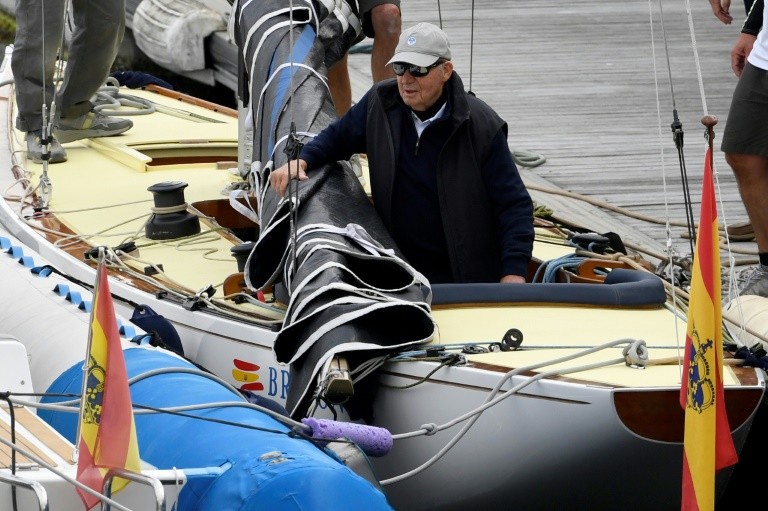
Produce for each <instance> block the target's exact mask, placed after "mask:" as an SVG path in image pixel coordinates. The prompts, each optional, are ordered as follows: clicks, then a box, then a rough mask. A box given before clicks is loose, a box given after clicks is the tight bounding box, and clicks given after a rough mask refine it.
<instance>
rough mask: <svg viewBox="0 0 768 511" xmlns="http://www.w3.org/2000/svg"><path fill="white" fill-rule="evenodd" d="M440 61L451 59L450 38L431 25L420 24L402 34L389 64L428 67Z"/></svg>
mask: <svg viewBox="0 0 768 511" xmlns="http://www.w3.org/2000/svg"><path fill="white" fill-rule="evenodd" d="M439 59H446V60H450V59H451V45H450V43H449V42H448V36H447V35H445V32H443V31H442V30H440V29H439V28H438V27H436V26H435V25H432V24H431V23H418V24H416V25H414V26H412V27H411V28H408V29H406V30H405V31H403V33H402V34H400V41H399V42H398V43H397V48H395V54H394V55H393V56H392V58H391V59H389V62H387V64H388V65H389V64H391V63H393V62H404V63H406V64H413V65H415V66H424V67H426V66H431V65H432V64H434V63H435V62H437V61H438V60H439Z"/></svg>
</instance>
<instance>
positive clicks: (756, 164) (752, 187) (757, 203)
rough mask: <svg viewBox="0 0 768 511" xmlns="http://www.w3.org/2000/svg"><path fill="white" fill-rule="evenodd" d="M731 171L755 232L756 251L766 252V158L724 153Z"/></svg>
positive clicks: (767, 227)
mask: <svg viewBox="0 0 768 511" xmlns="http://www.w3.org/2000/svg"><path fill="white" fill-rule="evenodd" d="M725 160H726V161H727V162H728V165H730V166H731V168H732V169H733V174H734V175H735V176H736V183H737V184H738V186H739V193H740V194H741V200H742V201H743V202H744V207H745V208H746V210H747V215H748V216H749V220H750V222H751V223H752V228H753V229H754V230H755V239H756V241H757V249H758V252H760V253H766V252H768V158H766V157H765V156H758V155H754V154H731V153H726V155H725Z"/></svg>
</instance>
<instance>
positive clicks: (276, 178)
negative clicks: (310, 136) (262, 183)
mask: <svg viewBox="0 0 768 511" xmlns="http://www.w3.org/2000/svg"><path fill="white" fill-rule="evenodd" d="M297 175H298V177H299V181H306V180H307V179H309V176H307V162H306V161H304V160H291V161H289V162H288V163H286V164H285V165H283V166H282V167H280V168H277V169H275V170H273V171H272V173H271V174H270V175H269V182H270V183H271V184H272V188H274V189H275V191H276V192H277V194H278V195H279V196H280V197H283V196H284V195H285V190H286V189H287V188H288V183H290V181H291V178H294V179H295V178H296V176H297ZM289 176H290V177H289Z"/></svg>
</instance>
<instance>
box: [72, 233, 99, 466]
mask: <svg viewBox="0 0 768 511" xmlns="http://www.w3.org/2000/svg"><path fill="white" fill-rule="evenodd" d="M98 261H99V263H98V265H97V266H96V282H95V283H94V284H93V293H92V295H91V296H92V297H94V296H97V294H96V292H97V291H98V289H99V281H100V280H101V279H100V278H99V275H101V271H102V266H103V265H104V247H99V255H98ZM95 312H96V304H95V303H94V302H93V299H91V316H90V320H89V321H88V343H87V344H86V346H85V358H84V359H83V384H82V385H81V387H80V411H79V412H78V414H77V433H76V435H75V448H74V449H73V450H72V461H73V462H77V460H78V458H79V456H80V439H81V436H82V425H83V414H84V412H85V393H86V389H87V388H88V367H89V366H90V360H88V359H89V356H90V353H91V340H92V339H93V319H94V313H95Z"/></svg>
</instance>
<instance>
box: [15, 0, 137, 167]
mask: <svg viewBox="0 0 768 511" xmlns="http://www.w3.org/2000/svg"><path fill="white" fill-rule="evenodd" d="M67 3H68V2H67V0H16V37H15V40H14V45H13V56H12V58H11V68H12V69H13V75H14V80H15V83H16V102H17V105H18V115H17V117H16V128H17V129H19V130H21V131H23V132H25V133H26V141H27V157H28V158H29V159H31V160H32V161H35V162H38V163H40V162H42V160H43V145H44V144H45V140H43V103H45V105H46V110H47V111H46V120H47V117H48V115H49V114H50V110H51V103H52V101H53V98H54V94H56V101H55V104H56V105H58V106H57V107H56V110H57V112H55V118H54V119H52V121H53V125H54V128H53V134H50V133H48V137H47V138H48V144H49V146H48V161H49V163H60V162H63V161H66V160H67V153H66V151H65V150H64V148H63V147H62V146H61V144H62V143H66V142H74V141H75V140H81V139H83V138H91V137H105V136H111V135H117V134H120V133H123V132H124V131H126V130H128V129H130V128H131V127H132V126H133V122H131V121H130V120H128V119H120V118H116V117H109V116H106V115H103V114H101V113H99V112H97V111H94V110H93V103H91V101H90V100H91V97H92V96H93V95H94V94H95V93H96V92H97V91H98V90H99V87H101V86H102V85H103V84H104V81H105V80H106V78H107V75H108V74H109V70H110V67H111V66H112V63H113V62H114V60H115V57H116V56H117V51H118V49H119V48H120V44H121V42H122V40H123V34H124V32H125V1H124V0H108V1H102V0H73V1H72V3H71V4H72V9H73V19H74V28H73V30H72V39H71V43H70V46H69V55H68V58H67V67H66V70H65V72H64V82H63V85H62V86H61V89H60V90H59V91H58V93H57V92H56V86H55V83H54V72H55V70H56V66H57V58H61V57H60V55H59V51H58V50H59V49H60V48H61V49H63V39H64V38H63V34H64V21H65V19H66V16H67V13H66V12H65V10H66V5H67Z"/></svg>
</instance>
